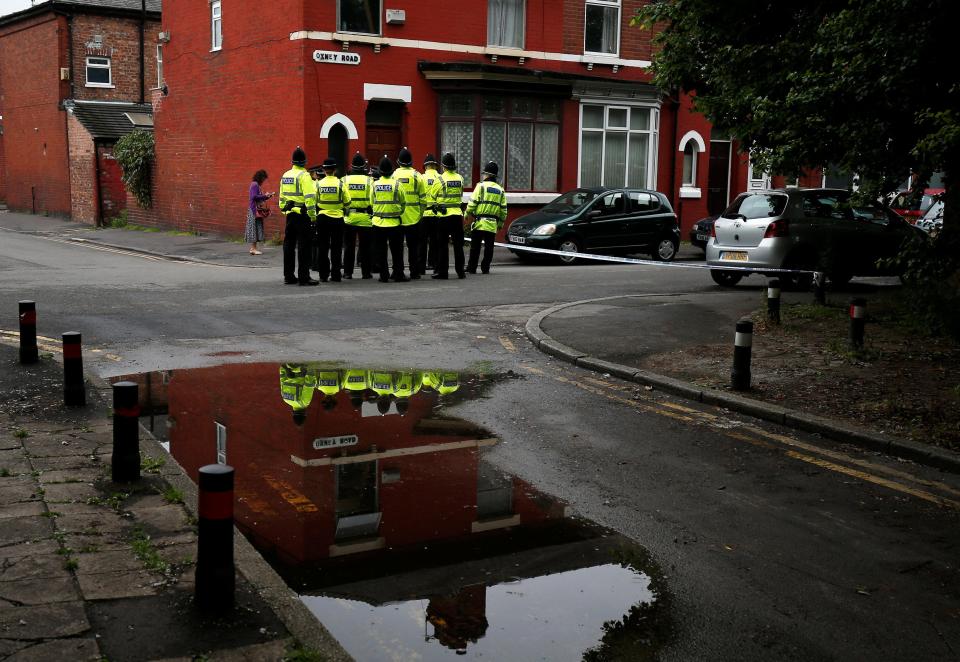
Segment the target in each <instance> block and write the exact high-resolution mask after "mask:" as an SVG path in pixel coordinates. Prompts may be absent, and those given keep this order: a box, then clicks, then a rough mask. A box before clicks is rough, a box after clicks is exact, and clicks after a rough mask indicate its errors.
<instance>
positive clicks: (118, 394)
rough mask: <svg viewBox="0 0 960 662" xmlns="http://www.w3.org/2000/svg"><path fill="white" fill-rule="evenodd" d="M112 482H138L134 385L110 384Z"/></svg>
mask: <svg viewBox="0 0 960 662" xmlns="http://www.w3.org/2000/svg"><path fill="white" fill-rule="evenodd" d="M110 466H111V477H112V478H113V482H115V483H128V482H130V481H134V480H139V479H140V387H139V386H138V385H137V384H136V383H135V382H117V383H116V384H114V385H113V455H112V456H111V458H110Z"/></svg>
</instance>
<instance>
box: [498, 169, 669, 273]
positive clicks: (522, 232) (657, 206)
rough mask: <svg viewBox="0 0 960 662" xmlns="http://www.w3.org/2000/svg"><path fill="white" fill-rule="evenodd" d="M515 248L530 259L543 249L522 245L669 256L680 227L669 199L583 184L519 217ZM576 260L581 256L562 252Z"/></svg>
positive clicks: (510, 235)
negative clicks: (529, 248)
mask: <svg viewBox="0 0 960 662" xmlns="http://www.w3.org/2000/svg"><path fill="white" fill-rule="evenodd" d="M507 243H509V244H511V246H517V247H518V249H514V248H511V249H510V251H511V252H512V253H514V254H515V255H517V256H518V257H519V258H520V259H521V260H525V261H530V260H533V259H535V258H536V257H539V256H541V255H543V254H538V253H534V252H532V251H524V250H520V249H519V247H520V246H528V247H531V248H549V249H552V250H557V251H563V252H565V253H597V254H600V255H627V254H633V253H643V254H650V255H652V256H653V259H654V260H660V261H663V262H669V261H670V260H672V259H673V258H674V257H676V255H677V250H678V249H679V248H680V228H679V227H678V226H677V215H676V214H675V213H674V212H673V207H671V206H670V201H669V200H667V197H666V196H665V195H663V194H662V193H658V192H656V191H647V190H644V189H633V188H622V189H611V188H602V187H597V188H579V189H575V190H573V191H569V192H567V193H564V194H563V195H561V196H560V197H559V198H557V199H556V200H554V201H553V202H551V203H550V204H548V205H546V206H545V207H543V208H542V209H541V210H540V211H537V212H534V213H532V214H527V215H526V216H521V217H520V218H518V219H517V220H515V221H514V222H513V223H512V224H511V225H510V227H509V229H508V230H507ZM557 259H559V260H560V262H561V263H563V264H573V263H575V262H576V261H577V258H576V256H574V255H570V256H569V257H568V256H557Z"/></svg>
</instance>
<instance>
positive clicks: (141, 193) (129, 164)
mask: <svg viewBox="0 0 960 662" xmlns="http://www.w3.org/2000/svg"><path fill="white" fill-rule="evenodd" d="M153 145H154V143H153V133H151V132H149V131H142V130H140V129H137V130H136V131H132V132H130V133H128V134H127V135H125V136H123V137H122V138H120V140H118V141H117V144H116V145H114V146H113V155H114V157H116V159H117V163H119V164H120V169H121V170H122V171H123V184H124V186H126V187H127V190H128V191H130V192H131V193H132V194H133V195H134V197H135V198H136V199H137V203H138V204H139V205H140V206H141V207H143V208H144V209H149V208H150V207H151V206H152V204H153V200H152V198H151V196H150V162H151V161H153Z"/></svg>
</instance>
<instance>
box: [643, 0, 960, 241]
mask: <svg viewBox="0 0 960 662" xmlns="http://www.w3.org/2000/svg"><path fill="white" fill-rule="evenodd" d="M954 3H955V0H926V1H922V0H812V1H810V2H803V1H798V0H766V1H764V2H760V1H758V0H726V1H725V2H716V0H660V1H659V2H652V3H650V4H648V5H646V6H645V7H643V8H641V9H640V10H639V11H638V13H637V15H636V16H635V17H634V19H633V23H634V25H641V26H643V27H645V28H647V29H653V28H654V27H656V28H658V29H659V33H658V35H657V37H656V40H655V42H656V44H657V46H658V53H657V55H656V56H655V58H654V62H653V69H654V78H655V82H656V83H657V84H659V85H660V86H661V87H662V88H664V89H668V90H675V89H683V90H688V91H693V92H694V93H695V95H696V96H695V107H696V108H697V109H698V110H699V111H700V112H702V113H703V114H704V115H706V116H707V118H708V119H710V120H711V121H712V122H713V123H714V125H715V126H716V127H717V128H718V129H720V130H723V131H726V132H728V133H729V134H731V135H732V136H734V137H736V138H737V139H738V140H740V141H741V142H742V144H743V145H745V146H747V148H748V149H749V150H750V154H751V158H752V159H754V161H755V162H756V163H757V164H758V165H759V167H761V168H766V169H768V170H771V171H773V172H779V173H784V174H795V173H799V172H800V171H801V170H802V169H804V168H808V167H811V166H825V165H827V164H832V165H834V166H839V168H840V169H842V170H845V171H848V172H858V173H861V177H862V185H863V186H865V187H866V189H867V192H868V193H872V194H882V193H886V192H889V191H891V190H893V189H894V188H895V186H896V185H897V184H898V183H899V182H903V181H904V180H905V179H906V177H907V175H908V174H909V173H910V172H911V171H916V172H918V173H919V175H920V178H921V179H925V178H927V177H929V175H930V174H931V173H932V172H936V171H940V172H943V173H944V178H945V186H946V207H945V211H946V216H945V219H944V233H943V236H942V239H944V240H945V239H947V235H952V234H954V233H956V232H957V231H956V228H957V226H958V225H960V223H958V221H956V220H954V219H957V217H958V215H960V196H958V186H957V184H958V178H960V76H958V69H957V67H956V63H955V61H954V60H953V58H952V57H951V56H952V54H953V51H955V48H951V45H952V44H953V41H952V40H953V39H956V38H957V37H956V35H955V34H954V32H955V29H954V26H955V20H954V19H950V18H949V17H950V16H954V14H953V12H952V9H953V8H954V7H953V5H954ZM954 241H956V239H954ZM951 243H953V242H951Z"/></svg>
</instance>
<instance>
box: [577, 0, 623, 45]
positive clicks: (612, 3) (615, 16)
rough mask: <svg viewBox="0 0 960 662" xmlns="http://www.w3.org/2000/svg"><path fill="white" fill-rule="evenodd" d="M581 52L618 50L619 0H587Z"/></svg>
mask: <svg viewBox="0 0 960 662" xmlns="http://www.w3.org/2000/svg"><path fill="white" fill-rule="evenodd" d="M583 26H584V27H583V52H584V53H597V54H599V55H617V54H618V53H619V52H620V0H587V3H586V8H585V12H584V22H583Z"/></svg>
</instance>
